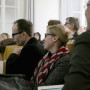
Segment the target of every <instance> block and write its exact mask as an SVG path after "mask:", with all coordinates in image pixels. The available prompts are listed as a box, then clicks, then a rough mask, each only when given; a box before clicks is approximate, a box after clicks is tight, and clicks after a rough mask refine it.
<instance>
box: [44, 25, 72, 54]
mask: <svg viewBox="0 0 90 90" xmlns="http://www.w3.org/2000/svg"><path fill="white" fill-rule="evenodd" d="M70 38H72V32H71V30H69V29H68V28H67V27H65V26H64V25H61V24H58V25H52V26H48V27H47V30H46V34H45V43H44V49H46V50H48V51H50V52H53V53H54V51H53V50H54V49H55V48H57V50H58V49H59V48H60V47H61V46H63V45H65V44H66V43H67V42H68V40H69V39H70Z"/></svg>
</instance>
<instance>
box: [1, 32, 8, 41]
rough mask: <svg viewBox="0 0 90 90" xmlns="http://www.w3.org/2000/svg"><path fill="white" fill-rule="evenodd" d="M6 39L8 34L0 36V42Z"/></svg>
mask: <svg viewBox="0 0 90 90" xmlns="http://www.w3.org/2000/svg"><path fill="white" fill-rule="evenodd" d="M8 38H9V34H8V33H2V34H0V42H1V41H3V40H5V39H8Z"/></svg>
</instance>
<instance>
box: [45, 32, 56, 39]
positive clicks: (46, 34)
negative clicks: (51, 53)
mask: <svg viewBox="0 0 90 90" xmlns="http://www.w3.org/2000/svg"><path fill="white" fill-rule="evenodd" d="M48 35H52V36H56V35H55V34H51V33H45V38H46V37H47V36H48Z"/></svg>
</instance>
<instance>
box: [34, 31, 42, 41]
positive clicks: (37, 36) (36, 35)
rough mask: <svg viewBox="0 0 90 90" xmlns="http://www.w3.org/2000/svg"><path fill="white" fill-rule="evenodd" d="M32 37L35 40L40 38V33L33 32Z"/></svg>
mask: <svg viewBox="0 0 90 90" xmlns="http://www.w3.org/2000/svg"><path fill="white" fill-rule="evenodd" d="M34 37H35V38H36V39H37V40H41V34H40V33H39V32H36V33H34Z"/></svg>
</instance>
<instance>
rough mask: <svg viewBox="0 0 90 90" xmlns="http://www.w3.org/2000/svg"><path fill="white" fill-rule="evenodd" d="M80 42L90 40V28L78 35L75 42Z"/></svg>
mask: <svg viewBox="0 0 90 90" xmlns="http://www.w3.org/2000/svg"><path fill="white" fill-rule="evenodd" d="M80 42H86V43H87V42H90V30H87V31H86V32H84V33H82V34H81V35H79V36H78V37H77V39H76V40H75V43H80Z"/></svg>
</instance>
